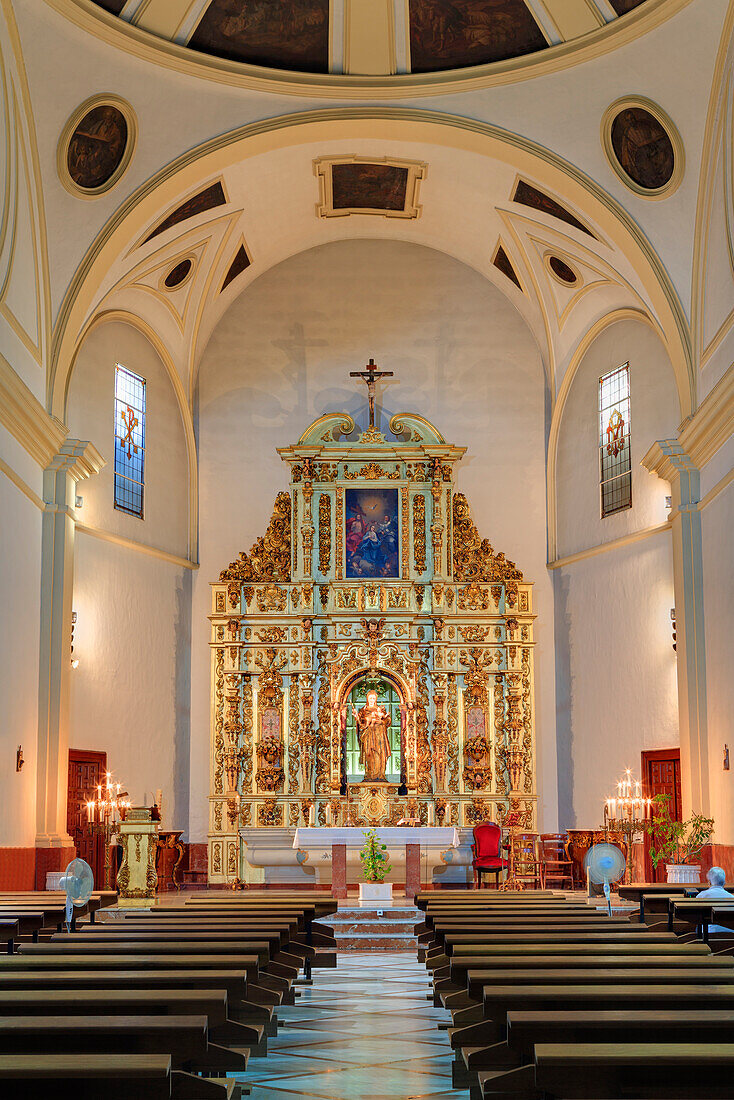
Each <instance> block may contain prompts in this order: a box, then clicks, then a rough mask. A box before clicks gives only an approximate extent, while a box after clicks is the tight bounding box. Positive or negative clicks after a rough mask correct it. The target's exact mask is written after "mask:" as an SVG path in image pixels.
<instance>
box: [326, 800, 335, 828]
mask: <svg viewBox="0 0 734 1100" xmlns="http://www.w3.org/2000/svg"><path fill="white" fill-rule="evenodd" d="M333 818H334V811H333V810H332V808H331V803H330V802H327V804H326V824H327V825H332V824H333Z"/></svg>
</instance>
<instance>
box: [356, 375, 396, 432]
mask: <svg viewBox="0 0 734 1100" xmlns="http://www.w3.org/2000/svg"><path fill="white" fill-rule="evenodd" d="M392 376H393V371H391V370H378V369H377V363H375V361H374V359H370V361H369V363H368V364H367V366H366V367H365V368H364V370H350V372H349V377H350V378H361V379H362V381H363V382H366V383H367V399H368V401H369V405H370V428H374V426H375V384H376V382H377V379H378V378H392Z"/></svg>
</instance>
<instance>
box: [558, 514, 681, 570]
mask: <svg viewBox="0 0 734 1100" xmlns="http://www.w3.org/2000/svg"><path fill="white" fill-rule="evenodd" d="M670 529H671V524H670V520H666V521H665V523H659V524H658V525H657V526H656V527H643V528H641V530H639V531H630V533H629V534H628V535H621V536H620V537H619V538H618V539H610V540H609V542H600V543H599V545H598V546H590V547H589V548H588V550H579V551H578V552H577V553H576V554H568V555H567V556H566V557H565V558H556V559H555V560H554V561H549V562H548V565H547V568H548V569H551V570H552V569H563V568H565V566H567V565H573V564H574V562H577V561H585V559H586V558H595V557H596V555H597V554H606V553H607V551H608V550H620V549H621V548H622V547H623V546H631V544H632V543H633V542H640V541H641V540H642V539H649V538H650V537H651V536H652V535H660V534H661V533H662V532H663V531H670Z"/></svg>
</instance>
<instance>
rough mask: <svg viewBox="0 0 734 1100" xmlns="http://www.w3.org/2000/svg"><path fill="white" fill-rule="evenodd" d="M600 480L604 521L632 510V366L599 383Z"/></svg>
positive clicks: (627, 365) (618, 369)
mask: <svg viewBox="0 0 734 1100" xmlns="http://www.w3.org/2000/svg"><path fill="white" fill-rule="evenodd" d="M599 480H600V491H601V514H602V519H603V518H604V516H611V515H613V514H614V513H615V512H621V511H623V510H624V509H625V508H631V507H632V466H631V461H630V366H629V363H625V364H624V366H622V367H617V369H616V370H613V371H610V372H609V374H604V375H602V377H601V378H600V379H599Z"/></svg>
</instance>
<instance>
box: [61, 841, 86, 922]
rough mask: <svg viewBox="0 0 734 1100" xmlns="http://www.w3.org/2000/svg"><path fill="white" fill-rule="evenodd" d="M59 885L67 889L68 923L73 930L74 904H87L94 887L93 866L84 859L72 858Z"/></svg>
mask: <svg viewBox="0 0 734 1100" xmlns="http://www.w3.org/2000/svg"><path fill="white" fill-rule="evenodd" d="M59 886H60V887H61V889H62V890H65V891H66V925H67V928H68V929H69V930H70V931H71V922H72V920H73V919H74V906H75V905H86V904H87V902H88V901H89V899H90V898H91V896H92V890H93V889H94V874H93V873H92V868H91V867H90V866H89V864H88V863H87V862H86V861H85V860H83V859H72V861H71V863H70V864H69V866H68V867H67V868H66V870H65V871H64V873H63V875H62V876H61V879H60V880H59Z"/></svg>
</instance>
